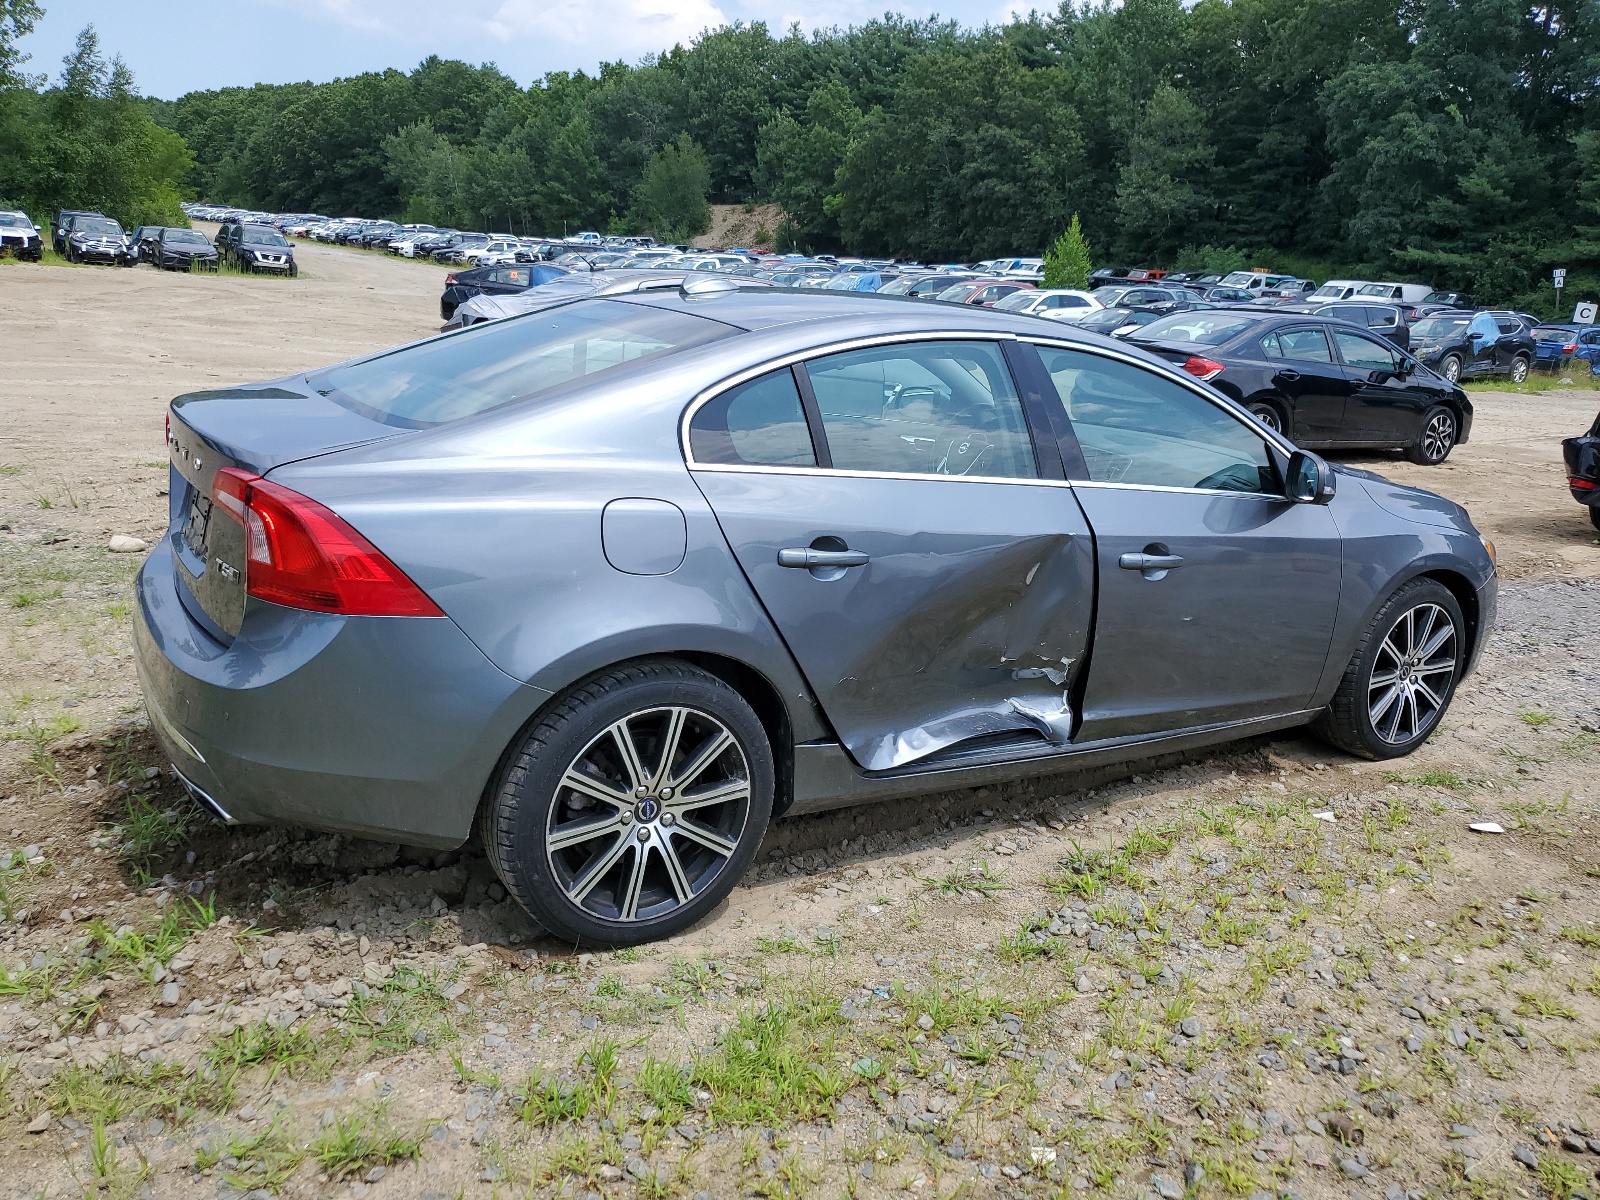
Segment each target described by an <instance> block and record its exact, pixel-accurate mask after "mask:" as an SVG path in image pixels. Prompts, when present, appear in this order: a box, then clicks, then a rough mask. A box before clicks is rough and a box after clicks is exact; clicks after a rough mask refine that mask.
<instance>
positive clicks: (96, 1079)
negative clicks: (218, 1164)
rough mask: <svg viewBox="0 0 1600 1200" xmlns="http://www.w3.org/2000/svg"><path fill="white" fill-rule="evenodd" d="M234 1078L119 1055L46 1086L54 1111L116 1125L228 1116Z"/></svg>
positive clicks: (75, 1067)
mask: <svg viewBox="0 0 1600 1200" xmlns="http://www.w3.org/2000/svg"><path fill="white" fill-rule="evenodd" d="M235 1095H236V1093H235V1091H234V1083H233V1079H232V1077H231V1076H227V1075H223V1074H220V1073H215V1072H200V1071H197V1072H194V1073H191V1074H186V1073H185V1071H184V1069H183V1067H181V1066H178V1065H176V1064H174V1063H164V1062H154V1063H149V1064H145V1063H141V1062H139V1061H138V1060H136V1059H135V1060H127V1059H123V1058H122V1057H120V1056H114V1057H112V1058H109V1059H107V1060H106V1062H105V1063H104V1065H102V1066H101V1067H99V1068H94V1067H86V1066H82V1065H80V1064H77V1063H72V1064H69V1065H68V1066H66V1067H64V1068H63V1069H62V1070H60V1071H58V1072H57V1073H56V1074H55V1075H53V1076H51V1078H50V1080H49V1081H48V1082H47V1083H46V1084H45V1085H44V1098H45V1103H46V1104H47V1105H48V1106H49V1108H50V1109H51V1111H52V1112H55V1113H57V1114H69V1113H70V1114H72V1115H74V1116H78V1117H84V1118H88V1119H89V1120H91V1121H93V1120H101V1121H105V1122H106V1123H108V1124H110V1123H114V1122H116V1121H120V1120H123V1119H124V1118H127V1117H150V1116H162V1117H169V1118H172V1119H173V1120H176V1121H183V1120H186V1119H188V1118H189V1117H190V1116H192V1115H194V1114H195V1113H196V1112H198V1111H200V1110H202V1109H204V1110H207V1111H210V1112H226V1111H227V1110H228V1109H229V1108H231V1107H232V1106H233V1102H234V1099H235Z"/></svg>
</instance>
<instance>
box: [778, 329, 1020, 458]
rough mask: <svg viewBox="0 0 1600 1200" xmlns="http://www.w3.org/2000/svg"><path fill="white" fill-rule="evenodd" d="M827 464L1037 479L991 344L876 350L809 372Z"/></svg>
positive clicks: (1011, 391)
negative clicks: (825, 444)
mask: <svg viewBox="0 0 1600 1200" xmlns="http://www.w3.org/2000/svg"><path fill="white" fill-rule="evenodd" d="M806 371H807V373H808V375H809V378H810V382H811V389H812V391H813V392H814V393H815V394H816V398H817V409H818V411H819V413H820V415H821V417H822V428H823V432H824V434H825V435H826V437H827V439H828V450H829V453H830V454H831V456H832V458H833V465H834V466H835V467H836V468H839V469H840V470H847V471H889V472H894V473H897V474H915V475H967V476H987V477H990V478H1002V479H1036V478H1038V474H1039V472H1038V466H1037V464H1036V463H1035V461H1034V457H1033V444H1032V442H1031V441H1030V440H1029V438H1028V428H1027V424H1026V422H1025V421H1024V420H1023V415H1022V403H1021V401H1020V400H1019V399H1018V397H1017V391H1016V388H1015V387H1014V386H1013V385H1012V382H1011V373H1010V371H1009V370H1007V368H1006V363H1005V357H1004V355H1003V354H1002V353H1001V351H1000V347H998V346H996V345H994V344H993V343H990V342H967V341H950V342H910V343H906V344H903V345H895V346H874V347H871V348H870V349H866V350H849V351H846V352H844V353H842V354H830V355H828V356H826V357H824V358H818V359H813V360H812V361H811V362H809V363H807V364H806Z"/></svg>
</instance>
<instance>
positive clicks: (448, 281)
mask: <svg viewBox="0 0 1600 1200" xmlns="http://www.w3.org/2000/svg"><path fill="white" fill-rule="evenodd" d="M455 281H456V277H455V276H454V275H446V276H445V277H444V285H445V287H449V286H450V285H451V284H452V283H454V282H455Z"/></svg>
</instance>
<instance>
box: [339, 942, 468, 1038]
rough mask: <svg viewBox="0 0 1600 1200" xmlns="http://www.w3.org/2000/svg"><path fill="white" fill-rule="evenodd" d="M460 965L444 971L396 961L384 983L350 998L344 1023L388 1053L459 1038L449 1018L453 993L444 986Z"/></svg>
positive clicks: (454, 975)
mask: <svg viewBox="0 0 1600 1200" xmlns="http://www.w3.org/2000/svg"><path fill="white" fill-rule="evenodd" d="M461 970H462V968H461V967H460V966H459V965H458V966H456V967H455V968H453V969H452V970H451V971H449V972H448V973H446V974H443V975H441V974H437V973H434V972H424V971H418V970H416V969H415V968H414V967H412V966H411V965H410V964H407V963H396V964H395V972H394V974H393V975H391V976H390V977H389V978H388V979H385V980H384V981H383V984H382V985H381V987H372V988H371V989H370V992H369V994H368V995H366V996H362V995H360V994H359V993H358V994H356V995H354V996H352V997H351V998H350V1004H349V1006H348V1007H347V1008H346V1009H345V1010H344V1012H345V1022H346V1023H347V1024H348V1025H349V1026H350V1027H351V1028H353V1029H355V1030H357V1031H358V1032H360V1033H361V1034H363V1035H364V1036H366V1037H367V1038H370V1039H371V1041H372V1044H373V1049H374V1050H377V1051H379V1052H382V1053H387V1054H399V1053H401V1052H402V1051H405V1050H409V1049H411V1048H412V1047H414V1046H423V1045H436V1044H441V1043H450V1042H454V1041H455V1040H456V1039H457V1038H458V1037H459V1036H460V1034H459V1032H458V1031H457V1030H456V1028H455V1026H454V1025H453V1024H452V1023H451V1021H450V1016H449V1014H450V997H449V996H446V995H445V989H446V988H448V987H450V985H451V984H453V983H454V982H455V981H456V978H457V976H459V975H460V974H461Z"/></svg>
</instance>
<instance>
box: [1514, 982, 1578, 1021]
mask: <svg viewBox="0 0 1600 1200" xmlns="http://www.w3.org/2000/svg"><path fill="white" fill-rule="evenodd" d="M1516 1012H1517V1015H1518V1016H1523V1017H1560V1018H1561V1019H1562V1020H1566V1021H1576V1020H1577V1019H1578V1014H1577V1013H1575V1012H1573V1011H1572V1009H1571V1008H1569V1007H1567V1005H1565V1004H1563V1003H1562V1002H1561V1001H1560V1000H1558V999H1556V998H1555V997H1554V996H1551V995H1548V994H1546V993H1544V992H1535V991H1532V990H1527V991H1519V992H1518V993H1517V1007H1516Z"/></svg>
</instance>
